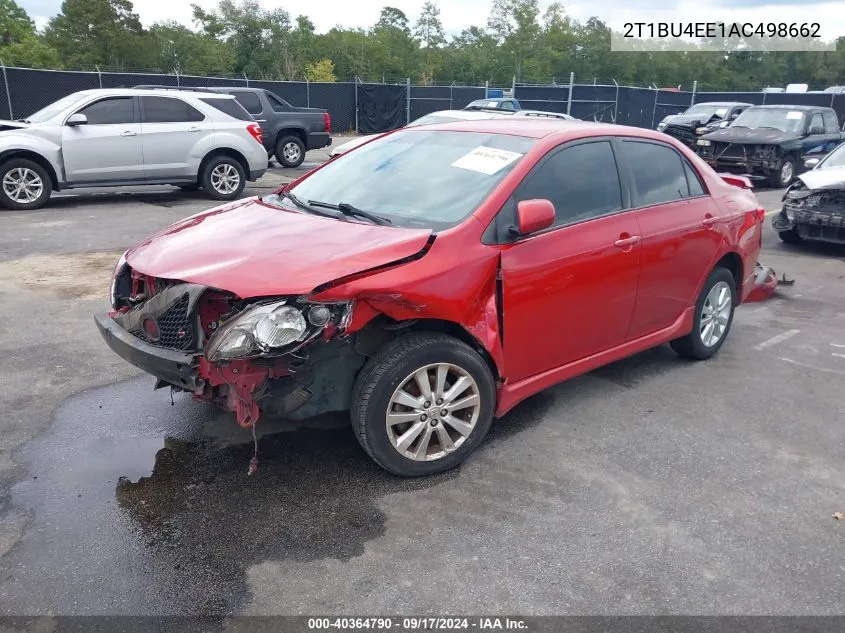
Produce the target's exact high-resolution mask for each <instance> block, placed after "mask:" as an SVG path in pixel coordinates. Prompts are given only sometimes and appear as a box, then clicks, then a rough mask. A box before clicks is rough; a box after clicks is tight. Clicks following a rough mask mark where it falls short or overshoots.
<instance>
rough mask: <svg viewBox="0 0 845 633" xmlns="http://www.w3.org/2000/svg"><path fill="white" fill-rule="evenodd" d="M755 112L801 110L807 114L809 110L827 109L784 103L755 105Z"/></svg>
mask: <svg viewBox="0 0 845 633" xmlns="http://www.w3.org/2000/svg"><path fill="white" fill-rule="evenodd" d="M752 107H753V108H754V109H755V110H760V109H762V108H766V109H767V110H801V111H804V112H809V111H811V110H822V109H828V108H825V106H813V105H789V104H784V103H777V104H774V103H773V104H763V105H755V106H752Z"/></svg>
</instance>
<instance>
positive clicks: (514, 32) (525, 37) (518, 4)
mask: <svg viewBox="0 0 845 633" xmlns="http://www.w3.org/2000/svg"><path fill="white" fill-rule="evenodd" d="M539 15H540V6H539V4H538V0H493V8H492V9H491V11H490V16H489V18H488V19H487V28H488V29H489V30H490V32H491V33H492V34H493V35H494V36H495V37H496V39H497V40H498V42H499V44H500V46H501V48H502V50H503V51H504V52H505V53H506V54H507V55H508V56H509V57H510V58H511V60H512V62H513V71H514V74H515V75H516V76H517V78H521V77H522V76H523V74H524V72H525V71H526V70H528V69H526V62H527V63H528V65H529V66H536V55H535V53H536V51H537V41H538V38H539V35H540V24H539V22H538V21H537V18H538V17H539Z"/></svg>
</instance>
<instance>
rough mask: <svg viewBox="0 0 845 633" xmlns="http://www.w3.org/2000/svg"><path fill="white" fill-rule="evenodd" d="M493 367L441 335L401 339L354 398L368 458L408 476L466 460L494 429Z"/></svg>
mask: <svg viewBox="0 0 845 633" xmlns="http://www.w3.org/2000/svg"><path fill="white" fill-rule="evenodd" d="M495 398H496V388H495V382H494V380H493V376H492V374H491V372H490V368H489V367H488V366H487V363H486V362H485V361H484V359H483V358H481V356H479V355H478V353H477V352H475V350H473V349H472V348H471V347H469V345H467V344H466V343H463V342H461V341H459V340H457V339H454V338H452V337H451V336H447V335H445V334H439V333H434V332H431V333H429V332H419V333H413V334H407V335H405V336H402V337H400V338H397V339H395V340H393V341H391V342H390V343H388V344H387V345H385V346H384V348H382V350H380V351H379V352H378V354H376V355H375V356H373V357H372V358H371V359H370V360H369V361H368V362H367V364H366V365H365V366H364V369H363V370H362V371H361V373H360V375H359V376H358V379H357V380H356V383H355V388H354V390H353V394H352V411H351V413H352V426H353V429H354V431H355V435H356V437H357V438H358V441H359V442H360V443H361V446H362V447H363V448H364V450H365V451H367V454H368V455H369V456H370V457H371V458H372V459H373V460H374V461H375V462H376V463H377V464H378V465H379V466H381V467H382V468H384V469H385V470H387V471H389V472H391V473H393V474H394V475H400V476H403V477H418V476H423V475H432V474H435V473H439V472H443V471H445V470H448V469H450V468H453V467H455V466H457V465H458V464H460V463H461V462H462V461H464V460H465V459H466V458H467V457H468V456H469V455H470V454H471V453H472V452H473V451H474V450H475V449H476V448H478V446H479V445H480V444H481V442H482V441H483V440H484V436H485V435H487V432H488V431H489V430H490V426H491V425H492V423H493V413H494V407H495Z"/></svg>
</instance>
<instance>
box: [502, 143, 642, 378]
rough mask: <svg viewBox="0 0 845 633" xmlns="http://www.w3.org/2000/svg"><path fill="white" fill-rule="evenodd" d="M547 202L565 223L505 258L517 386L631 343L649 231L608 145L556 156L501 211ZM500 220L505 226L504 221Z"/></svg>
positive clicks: (510, 371)
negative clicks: (628, 205) (631, 206)
mask: <svg viewBox="0 0 845 633" xmlns="http://www.w3.org/2000/svg"><path fill="white" fill-rule="evenodd" d="M533 198H545V199H548V200H551V201H552V202H553V203H554V205H555V211H556V216H557V218H556V223H555V226H554V227H552V228H551V229H548V230H547V231H545V232H542V233H539V234H536V235H533V236H527V237H525V238H523V239H517V240H516V241H513V242H511V243H505V244H504V245H503V246H502V250H501V267H502V273H501V274H502V286H503V288H502V290H503V302H502V303H503V305H502V313H503V328H502V332H503V339H504V354H505V373H506V375H507V377H508V379H509V380H510V381H518V380H521V379H524V378H528V377H530V376H532V375H535V374H538V373H541V372H544V371H547V370H549V369H553V368H555V367H559V366H561V365H566V364H568V363H571V362H574V361H577V360H579V359H582V358H586V357H587V356H591V355H593V354H596V353H598V352H601V351H605V350H607V349H611V348H613V347H616V346H618V345H621V344H622V343H624V341H625V335H626V333H627V332H628V328H629V326H630V323H631V315H632V313H633V309H634V301H635V298H636V293H637V277H638V275H639V264H640V245H639V229H638V227H637V223H636V220H635V219H634V217H633V215H632V214H631V213H630V212H627V211H624V210H623V209H624V206H625V205H624V204H623V196H622V189H621V186H620V181H619V174H618V171H617V168H616V163H615V160H614V155H613V150H612V148H611V144H610V142H609V141H608V140H598V141H589V142H576V143H573V144H569V145H567V146H565V147H563V148H562V149H558V150H555V151H554V152H553V153H551V154H549V155H547V156H546V157H545V158H544V159H542V161H541V162H540V163H539V164H538V165H537V166H536V167H535V168H534V170H533V171H532V172H531V173H530V174H529V175H528V176H527V177H526V179H525V180H524V181H523V182H522V184H521V185H520V186H519V187H518V188H517V190H516V191H515V193H514V195H513V196H512V197H511V200H509V201H508V203H507V204H506V205H505V207H504V208H503V209H502V211H501V214H500V215H501V216H503V217H504V221H505V222H510V223H511V224H512V223H513V218H514V217H515V213H516V204H517V202H518V201H519V200H530V199H533ZM497 220H499V219H497Z"/></svg>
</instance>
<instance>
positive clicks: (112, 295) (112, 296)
mask: <svg viewBox="0 0 845 633" xmlns="http://www.w3.org/2000/svg"><path fill="white" fill-rule="evenodd" d="M128 252H129V251H128V250H126V251H124V253H123V255H121V256H120V259H118V260H117V264H115V267H114V271H113V272H112V275H111V287H110V288H109V300H110V301H111V305H112V307H113V308H117V280H118V278H119V277H120V273H121V271H122V270H123V267H124V266H125V265H126V253H128Z"/></svg>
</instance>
